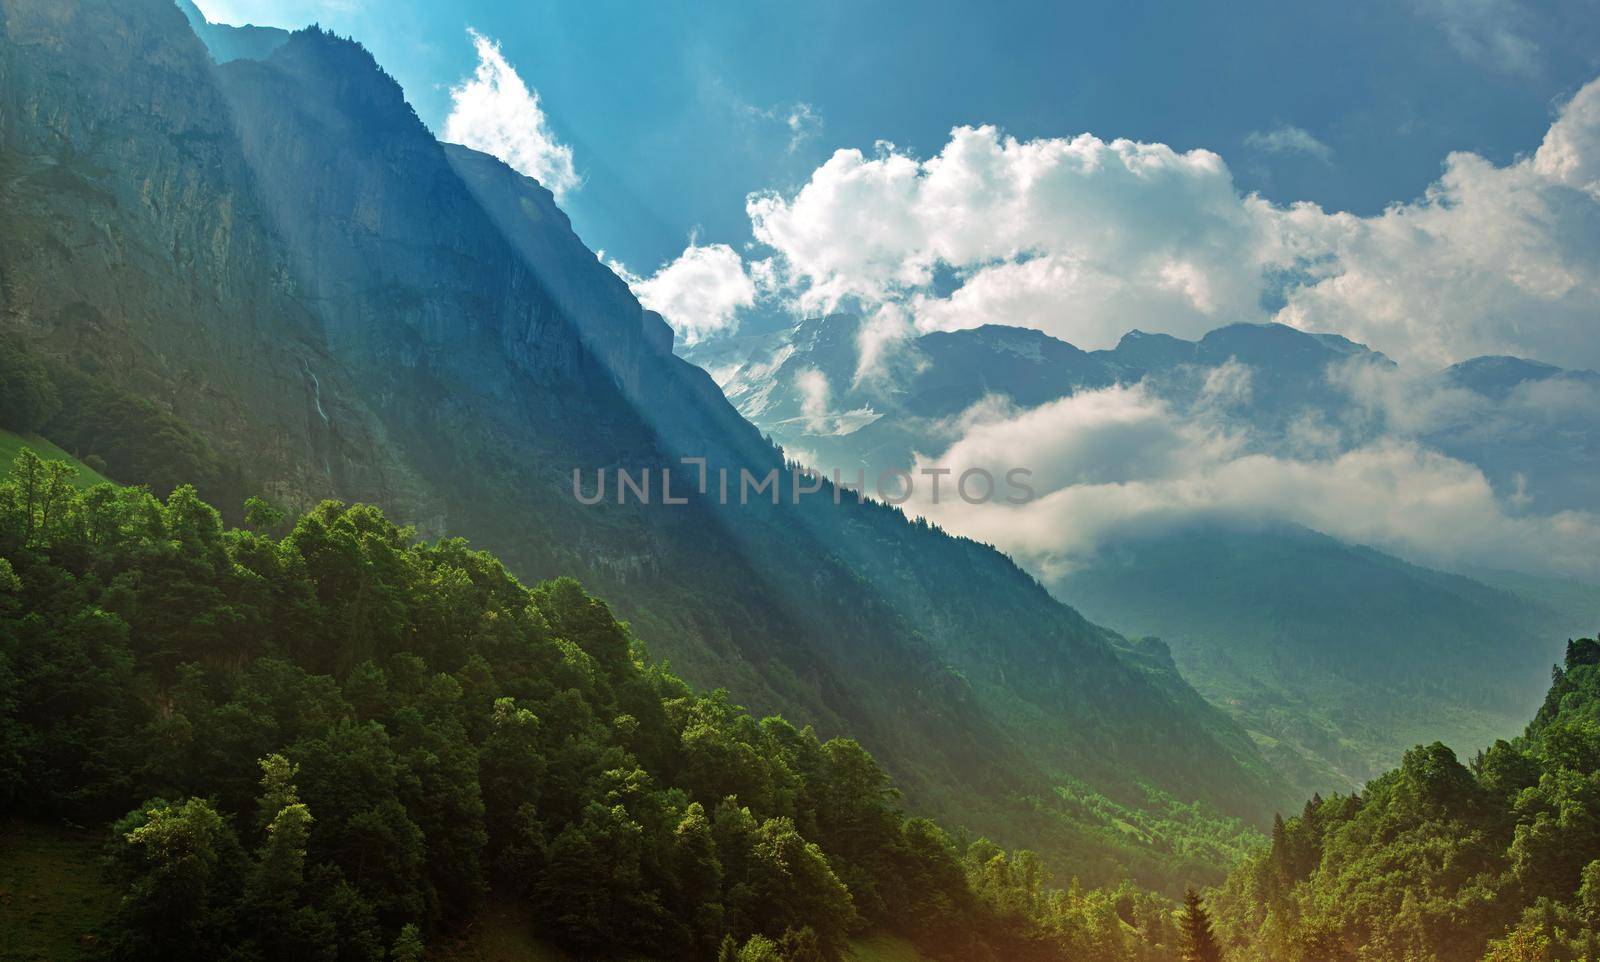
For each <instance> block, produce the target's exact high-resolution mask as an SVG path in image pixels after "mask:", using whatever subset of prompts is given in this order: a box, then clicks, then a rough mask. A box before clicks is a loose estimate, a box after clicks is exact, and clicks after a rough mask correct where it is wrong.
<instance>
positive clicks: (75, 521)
mask: <svg viewBox="0 0 1600 962" xmlns="http://www.w3.org/2000/svg"><path fill="white" fill-rule="evenodd" d="M70 470H71V469H70V468H69V467H68V466H66V465H65V464H62V463H59V462H58V463H46V462H42V461H40V460H39V459H38V458H37V457H34V456H33V455H31V453H24V454H23V455H21V456H20V457H19V459H18V461H17V463H16V465H15V467H14V469H13V471H12V472H11V477H10V479H9V480H6V481H4V482H0V707H3V709H4V710H3V713H0V805H3V806H4V807H5V809H6V810H7V811H8V812H11V813H16V814H19V815H21V816H22V817H24V818H26V819H28V820H30V822H31V823H33V824H42V823H46V822H59V821H61V820H70V821H72V822H75V823H78V824H85V825H91V826H98V827H100V830H101V831H102V832H103V838H104V839H105V848H104V851H105V852H106V858H105V861H104V866H105V870H106V872H107V874H108V877H109V878H110V880H111V883H112V884H113V885H114V886H115V888H116V889H117V890H118V891H120V892H121V897H120V899H119V900H118V901H117V902H116V906H115V910H114V912H111V913H110V914H109V918H106V920H105V921H104V923H103V924H102V925H100V926H98V927H97V928H96V929H95V931H93V932H90V933H87V934H89V935H92V936H93V939H94V940H95V941H96V942H98V943H99V944H103V945H104V946H105V948H106V950H107V952H108V953H109V955H110V956H111V957H113V958H116V959H125V960H141V959H150V960H155V959H172V958H185V959H211V958H222V957H227V958H232V959H240V960H250V959H284V958H325V957H326V958H333V957H337V958H340V959H354V960H364V962H381V960H383V959H385V958H390V959H409V960H415V959H418V958H420V957H421V954H422V953H423V951H424V946H425V944H434V945H438V946H441V947H444V946H451V945H456V944H460V943H462V942H463V941H465V944H466V946H468V948H467V949H465V950H464V951H471V948H470V947H471V946H472V945H473V944H474V943H473V941H472V940H473V938H475V937H477V936H474V935H473V933H474V932H475V931H478V929H477V922H478V920H479V918H480V914H482V913H488V914H487V915H486V916H484V918H483V921H484V923H485V928H493V929H494V930H495V931H496V932H499V933H500V935H498V936H494V937H493V942H492V944H489V943H483V942H479V943H477V945H479V946H480V947H483V948H485V950H486V951H491V952H492V951H496V950H494V949H493V948H492V945H493V944H502V943H509V944H512V945H522V946H524V947H532V946H537V945H541V944H552V945H555V946H558V947H560V948H562V949H563V950H565V951H567V952H570V953H572V954H573V955H574V956H576V957H580V958H595V959H624V958H632V957H639V956H642V957H646V958H653V959H705V958H724V959H736V960H745V962H760V960H771V959H774V958H776V957H777V955H776V953H779V952H781V955H782V958H784V959H786V960H803V959H815V960H823V962H834V960H841V959H843V958H845V957H846V955H847V953H848V952H849V951H850V946H851V943H852V941H859V939H861V938H864V937H865V938H869V939H873V940H875V941H876V942H877V943H878V944H880V945H892V944H895V943H894V940H892V939H890V940H887V941H886V940H885V939H883V938H881V936H883V935H884V934H893V935H895V936H898V937H899V938H900V939H902V940H909V941H910V942H914V943H915V944H916V946H917V947H918V949H919V950H920V951H922V952H925V953H927V954H928V955H929V956H930V957H932V958H937V959H948V960H952V962H955V960H970V959H1000V958H1003V959H1037V960H1040V962H1048V960H1069V959H1076V958H1080V957H1081V952H1082V951H1083V949H1084V947H1085V946H1090V945H1094V946H1099V947H1100V948H1101V949H1102V950H1105V951H1106V952H1107V953H1108V954H1100V955H1097V958H1101V959H1106V960H1126V962H1143V960H1148V959H1152V958H1159V957H1160V956H1159V955H1155V956H1153V955H1152V953H1157V952H1160V951H1162V949H1161V944H1160V940H1162V939H1166V940H1168V941H1169V942H1170V937H1171V926H1170V921H1169V920H1168V919H1167V910H1166V903H1165V902H1163V901H1162V900H1160V899H1158V898H1153V897H1151V896H1147V895H1143V894H1140V893H1137V892H1135V891H1134V890H1132V889H1131V888H1127V887H1123V888H1121V889H1116V890H1109V889H1108V890H1085V889H1083V888H1081V887H1078V886H1074V887H1073V888H1072V889H1070V890H1060V889H1054V888H1053V887H1052V886H1051V885H1050V883H1049V874H1048V872H1046V871H1045V870H1044V869H1043V868H1042V866H1041V865H1040V864H1039V862H1038V859H1037V857H1036V856H1034V855H1033V854H1031V853H1028V852H1007V851H1005V850H1003V849H1002V848H1000V847H999V846H997V845H995V844H993V843H991V842H989V841H987V840H984V839H977V840H975V841H970V842H969V841H967V840H966V839H965V838H962V837H961V836H959V835H958V836H952V835H951V834H949V833H948V832H947V831H946V830H945V829H942V828H941V827H939V826H938V825H936V824H934V823H933V822H930V821H928V820H927V819H922V818H911V817H908V816H907V815H905V814H904V812H903V811H902V810H901V808H900V802H899V794H898V792H897V791H896V790H895V789H894V788H893V786H892V785H891V783H890V780H889V778H888V776H887V775H886V774H885V773H884V771H883V770H882V769H881V768H880V767H879V766H878V764H877V763H876V762H875V761H874V760H873V759H872V757H871V756H870V755H869V754H867V753H866V752H865V751H864V750H863V749H862V748H861V747H860V745H858V744H857V743H856V742H854V741H852V740H849V739H844V738H831V739H827V740H824V739H821V738H819V737H818V736H817V735H816V734H815V732H814V731H813V730H812V729H810V728H796V727H795V726H793V725H791V724H790V723H789V722H787V721H785V720H784V719H782V718H781V717H777V716H769V717H766V718H762V719H760V720H758V719H757V718H755V717H753V716H751V715H749V714H747V713H746V712H745V711H744V710H743V709H741V708H739V707H738V706H736V705H734V704H732V703H730V702H729V701H728V698H727V695H726V693H725V692H721V691H717V692H712V693H710V694H702V693H699V692H696V691H694V690H693V689H691V688H690V687H689V686H688V685H686V684H685V683H684V682H683V681H681V680H680V679H678V678H677V677H676V676H674V675H672V674H671V673H670V672H669V671H668V670H667V669H666V668H664V667H663V666H662V665H661V664H659V663H657V662H654V661H652V660H650V659H649V657H648V656H647V654H646V652H645V650H644V648H643V646H642V645H641V644H640V643H639V642H638V641H637V640H636V639H635V638H633V637H632V636H631V635H630V634H629V631H628V629H627V626H626V625H624V624H621V623H619V622H617V621H616V620H615V618H614V617H613V615H612V614H611V611H610V609H609V608H608V607H607V606H606V605H605V604H604V603H603V602H601V601H599V600H597V599H595V598H593V597H591V596H590V595H588V594H587V593H586V592H585V591H584V590H583V589H582V588H581V587H580V586H579V585H578V584H577V583H576V582H574V581H572V580H570V579H563V580H559V581H554V582H546V583H543V584H540V585H537V586H534V587H532V588H529V587H525V586H524V585H522V584H521V583H519V582H518V581H517V580H516V579H514V578H513V577H512V576H511V575H510V574H509V572H507V571H506V569H505V568H504V567H503V566H502V565H501V564H500V563H499V562H498V561H497V560H496V559H495V558H494V557H493V556H491V555H489V554H487V553H484V552H480V551H475V550H473V549H472V548H471V547H470V546H469V545H467V544H466V543H465V542H463V541H461V540H459V539H443V540H440V541H437V542H433V543H422V542H418V541H416V540H415V539H414V536H413V534H412V532H411V531H410V530H408V529H402V528H399V527H397V526H396V525H394V524H393V523H391V522H389V521H388V520H387V519H385V518H384V517H383V516H382V514H381V513H379V512H378V511H377V510H375V509H373V508H371V507H369V506H359V505H358V506H346V505H342V504H338V503H335V502H325V503H324V504H322V505H320V506H318V507H317V508H316V509H314V510H313V511H311V512H310V513H308V514H306V515H304V516H303V517H300V518H298V519H293V520H291V519H286V518H284V517H283V516H282V515H279V514H274V513H273V512H271V511H268V510H265V508H264V506H262V505H260V504H257V505H256V506H255V507H254V509H253V510H252V513H251V520H250V527H249V528H247V529H228V528H225V527H224V525H223V523H222V520H221V518H220V516H219V515H218V513H217V512H216V511H215V510H214V509H213V508H211V507H210V506H208V505H206V504H205V503H204V502H202V501H200V500H199V499H198V498H197V497H196V495H195V492H194V489H193V488H191V487H187V486H185V487H180V488H178V489H177V490H176V491H174V492H173V493H172V494H171V495H170V496H168V497H167V498H166V499H165V500H164V501H162V500H157V499H156V498H154V497H153V496H152V495H150V494H148V493H147V492H144V491H139V490H135V489H129V488H117V487H114V486H111V485H98V486H96V487H94V488H91V489H89V490H87V491H83V490H80V489H78V488H75V487H73V486H72V485H70V484H69V483H67V479H66V477H65V473H66V472H69V471H70ZM69 841H71V840H70V839H67V840H64V841H63V842H62V846H64V847H63V848H62V852H61V853H60V855H59V857H57V856H55V855H52V854H50V852H51V850H52V849H51V846H49V845H45V846H43V847H42V848H41V847H40V846H38V845H35V844H34V843H30V847H29V849H28V850H31V851H34V852H35V855H33V856H28V855H27V851H28V850H19V851H15V852H12V853H10V854H9V855H8V856H7V857H6V858H0V870H3V871H4V873H5V878H6V880H8V881H9V883H10V884H12V885H15V886H17V887H18V890H19V892H15V893H13V895H12V898H11V901H12V902H14V903H17V902H18V895H19V894H20V897H21V899H22V900H23V901H21V902H20V903H18V904H15V905H13V906H11V907H8V909H7V911H8V912H9V911H10V910H11V908H15V909H19V910H25V911H28V912H33V913H35V914H33V915H30V916H29V921H28V922H26V923H20V924H13V923H12V922H11V921H10V918H9V916H7V918H6V922H5V926H4V928H0V932H3V933H4V934H5V935H6V937H7V939H8V940H9V939H12V938H14V937H18V936H19V935H20V933H21V930H22V929H23V928H25V927H27V926H34V927H36V928H37V931H32V932H30V933H28V935H27V938H28V939H30V940H31V943H30V944H32V945H34V946H36V947H38V948H40V949H42V950H45V951H55V950H58V949H66V948H68V947H69V946H68V945H67V944H65V940H66V938H67V937H69V936H71V937H76V936H78V935H80V934H84V933H83V930H84V929H85V928H86V926H88V925H89V924H90V923H91V922H92V921H93V920H94V919H95V918H96V916H97V915H99V916H101V917H103V916H105V915H106V914H107V913H106V912H105V909H104V905H105V901H106V899H105V893H104V890H103V889H102V888H100V887H98V886H96V885H95V884H94V883H93V881H92V879H91V878H84V879H80V880H75V881H74V882H72V883H71V885H70V886H69V887H63V888H62V889H61V890H59V891H52V892H50V893H48V894H47V895H46V896H45V897H46V898H47V899H48V900H49V902H48V903H39V901H38V900H39V898H40V896H39V893H37V892H34V891H33V888H34V887H35V886H38V885H40V884H44V883H41V882H40V878H41V877H42V876H48V877H52V878H62V877H64V873H68V872H70V871H71V870H72V866H73V864H74V860H75V859H76V861H77V862H79V863H81V861H82V860H81V858H78V857H77V856H74V855H73V854H72V852H73V851H81V846H76V844H73V845H69V844H67V843H68V842H69ZM74 893H76V894H74ZM74 898H77V899H78V901H77V903H76V904H69V902H71V900H72V899H74ZM1112 906H1117V907H1118V910H1117V911H1110V907H1112ZM37 912H42V913H44V914H43V915H42V916H40V915H38V914H37ZM41 917H42V918H43V919H44V922H43V924H42V925H39V924H38V922H39V919H40V918H41ZM1133 922H1138V923H1139V925H1138V926H1137V927H1134V926H1132V925H1131V923H1133ZM62 933H67V935H63V934H62ZM483 937H488V936H483ZM469 957H470V956H469Z"/></svg>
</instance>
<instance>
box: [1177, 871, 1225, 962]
mask: <svg viewBox="0 0 1600 962" xmlns="http://www.w3.org/2000/svg"><path fill="white" fill-rule="evenodd" d="M1221 960H1222V948H1221V947H1220V946H1219V945H1217V937H1216V935H1215V934H1213V933H1212V931H1211V916H1210V914H1209V913H1207V912H1206V907H1205V905H1204V903H1202V902H1201V900H1200V893H1199V892H1196V891H1195V890H1194V889H1192V888H1191V889H1189V890H1188V891H1186V892H1184V894H1183V962H1221Z"/></svg>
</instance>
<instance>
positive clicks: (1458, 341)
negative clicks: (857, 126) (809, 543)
mask: <svg viewBox="0 0 1600 962" xmlns="http://www.w3.org/2000/svg"><path fill="white" fill-rule="evenodd" d="M1301 133H1303V132H1301ZM1262 136H1263V140H1262V141H1261V143H1262V144H1263V145H1269V144H1276V145H1277V146H1278V147H1280V148H1282V149H1290V148H1291V147H1294V146H1295V145H1297V144H1298V148H1297V149H1306V150H1310V151H1312V152H1313V153H1315V152H1316V148H1315V147H1314V146H1312V143H1313V142H1314V139H1312V140H1306V139H1303V138H1300V137H1298V135H1296V134H1291V133H1286V132H1285V131H1284V130H1280V131H1277V132H1275V133H1274V134H1273V135H1262ZM1306 137H1307V138H1309V135H1306ZM746 206H747V210H748V213H749V215H750V218H751V224H752V229H753V232H754V235H755V237H756V239H757V241H758V242H760V243H761V244H762V245H765V246H766V247H767V248H768V249H769V250H770V253H771V261H772V266H771V275H772V277H773V278H774V282H775V284H776V285H777V286H778V287H779V288H780V289H781V290H782V292H783V296H785V297H787V298H788V299H789V300H790V302H791V303H792V304H793V306H794V307H795V309H796V310H798V311H800V312H802V313H815V312H819V311H826V310H830V309H833V308H834V307H836V306H838V305H840V304H847V305H848V304H853V305H855V306H857V307H858V308H861V309H864V310H865V311H866V312H867V313H868V314H869V315H870V314H871V313H872V312H873V311H876V310H880V309H881V308H882V307H883V306H884V305H894V306H895V307H896V308H897V310H898V311H899V312H900V314H899V316H902V317H903V318H904V319H905V320H906V322H907V323H908V324H910V325H912V326H913V327H914V328H915V329H916V330H922V331H928V330H948V329H957V328H967V327H975V326H978V325H981V324H990V323H1001V324H1011V325H1016V326H1023V327H1033V328H1038V329H1040V330H1043V331H1046V332H1047V333H1050V334H1053V335H1055V336H1057V337H1061V338H1063V339H1065V340H1068V341H1071V342H1072V343H1074V344H1077V345H1078V346H1080V347H1084V348H1099V347H1109V346H1111V345H1112V344H1114V343H1115V342H1116V340H1117V338H1118V337H1119V336H1120V335H1121V334H1123V333H1125V332H1126V331H1128V330H1129V329H1132V328H1138V329H1141V330H1146V331H1162V332H1166V333H1171V334H1176V335H1179V336H1187V337H1194V336H1198V335H1200V334H1202V333H1204V332H1205V331H1207V330H1210V329H1211V328H1214V327H1217V326H1220V325H1221V324H1225V323H1232V322H1237V321H1254V322H1262V321H1268V320H1277V321H1280V322H1282V323H1286V324H1290V325H1293V326H1296V327H1300V328H1302V329H1308V330H1332V331H1338V332H1340V333H1343V334H1346V335H1349V336H1351V337H1353V338H1356V339H1358V340H1362V341H1364V342H1366V343H1368V344H1370V345H1372V346H1373V347H1375V348H1377V349H1379V350H1382V351H1384V352H1385V353H1387V354H1389V355H1391V356H1393V357H1396V358H1399V359H1403V360H1419V361H1424V362H1427V363H1446V362H1453V361H1457V360H1462V359H1465V358H1468V357H1472V356H1477V355H1481V354H1514V355H1519V356H1525V357H1532V358H1535V359H1540V360H1545V361H1549V362H1551V363H1557V364H1562V365H1563V366H1568V367H1600V337H1597V336H1596V334H1597V333H1600V330H1597V328H1600V81H1597V82H1594V83H1591V84H1589V85H1588V86H1586V87H1584V88H1583V89H1581V90H1580V91H1579V92H1578V93H1577V95H1576V96H1575V97H1574V98H1573V99H1572V100H1571V102H1569V103H1568V104H1566V105H1565V106H1564V107H1563V108H1562V110H1561V112H1560V114H1559V116H1558V118H1557V119H1556V121H1555V122H1554V124H1553V125H1552V126H1551V127H1550V129H1549V131H1548V133H1547V135H1546V137H1545V138H1544V141H1543V143H1542V144H1541V145H1540V146H1539V147H1538V149H1537V150H1536V151H1535V152H1534V153H1533V154H1531V155H1529V156H1527V157H1524V158H1521V159H1519V160H1516V161H1514V162H1512V163H1510V164H1507V165H1503V166H1501V165H1496V164H1494V163H1492V162H1491V161H1489V160H1486V159H1485V158H1483V157H1481V156H1478V155H1476V154H1473V153H1465V152H1463V153H1455V154H1451V155H1450V156H1449V157H1448V158H1446V160H1445V164H1444V172H1443V174H1442V176H1441V177H1440V179H1439V180H1438V181H1437V182H1435V183H1434V184H1433V185H1432V186H1431V187H1429V189H1428V190H1427V191H1426V192H1425V193H1424V195H1423V196H1421V197H1419V198H1417V199H1415V200H1412V201H1410V202H1407V203H1397V204H1394V205H1391V206H1390V207H1389V208H1387V209H1386V210H1384V211H1383V212H1381V213H1379V214H1376V215H1373V216H1369V217H1362V216H1357V215H1353V214H1348V213H1329V212H1327V211H1324V210H1323V209H1321V208H1320V207H1318V206H1316V205H1314V204H1309V203H1300V204H1292V205H1288V206H1283V205H1277V204H1273V203H1270V202H1268V201H1266V200H1264V199H1262V198H1261V197H1259V196H1256V195H1253V194H1244V193H1241V192H1240V191H1239V189H1238V188H1237V186H1236V185H1235V183H1234V180H1233V176H1232V173H1231V172H1230V171H1229V169H1228V166H1227V165H1226V164H1225V163H1224V162H1223V160H1222V158H1221V157H1219V156H1218V155H1217V154H1214V153H1212V152H1210V151H1206V150H1191V151H1187V152H1179V151H1175V150H1173V149H1172V148H1170V147H1167V146H1165V145H1162V144H1143V143H1135V142H1133V141H1128V140H1112V141H1105V140H1101V139H1099V138H1097V137H1094V136H1092V135H1089V134H1083V135H1080V136H1077V137H1073V138H1046V139H1037V140H1029V141H1021V140H1017V139H1015V138H1012V137H1007V136H1005V135H1003V134H1002V133H1001V132H1000V131H999V130H997V129H996V128H994V127H988V126H985V127H959V128H956V129H955V130H954V131H952V133H951V136H950V140H949V142H948V143H946V144H945V146H944V147H943V148H942V149H941V150H940V151H939V152H938V153H937V154H936V155H935V156H933V157H931V158H928V159H926V160H921V159H918V158H916V157H913V156H911V155H909V154H907V153H905V152H903V151H900V150H898V149H897V148H895V147H893V146H892V145H887V144H880V145H879V146H878V148H877V150H876V152H875V153H873V154H871V155H869V154H866V153H863V152H862V151H859V150H840V151H837V152H835V153H834V155H833V156H832V157H831V158H830V159H829V160H828V161H827V162H826V163H824V164H823V165H822V166H821V167H818V168H817V169H816V170H815V171H814V172H813V173H812V174H811V176H810V177H809V178H808V179H807V180H806V182H805V183H804V184H803V185H802V186H801V187H799V188H798V189H797V190H795V191H792V192H788V193H781V192H776V191H768V192H762V193H757V194H753V195H751V196H750V198H749V199H748V201H747V205H746ZM941 272H943V274H944V276H945V277H946V278H948V279H952V280H953V281H954V284H953V285H952V284H950V283H940V284H935V283H934V282H935V279H936V278H937V277H939V276H940V274H941ZM952 287H953V290H952ZM885 343H887V342H886V341H884V339H882V338H878V339H875V340H873V341H872V343H871V345H870V346H871V347H873V348H874V349H875V350H878V353H879V356H880V358H881V356H882V351H881V348H882V347H883V345H884V344H885Z"/></svg>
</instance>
